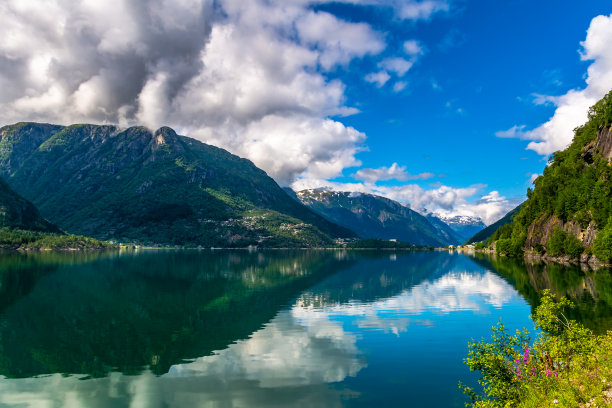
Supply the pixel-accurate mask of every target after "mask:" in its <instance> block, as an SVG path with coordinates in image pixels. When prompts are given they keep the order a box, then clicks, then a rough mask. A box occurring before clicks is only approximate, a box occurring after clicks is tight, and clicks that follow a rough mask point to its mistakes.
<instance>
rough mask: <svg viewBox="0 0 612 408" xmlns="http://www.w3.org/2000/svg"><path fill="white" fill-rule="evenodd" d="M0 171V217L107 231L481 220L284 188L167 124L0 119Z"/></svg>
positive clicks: (167, 239) (145, 237) (418, 228)
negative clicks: (150, 127) (148, 126)
mask: <svg viewBox="0 0 612 408" xmlns="http://www.w3.org/2000/svg"><path fill="white" fill-rule="evenodd" d="M0 177H2V178H3V179H4V180H6V183H5V182H4V181H2V180H0V227H2V226H5V227H9V228H19V229H23V230H33V231H45V232H60V229H61V230H62V231H66V232H68V233H70V234H79V235H85V236H90V237H94V238H97V239H102V240H110V241H118V242H134V243H139V244H151V245H158V244H159V245H187V246H219V247H245V246H248V245H258V246H261V247H285V246H287V247H316V246H325V245H331V244H333V241H334V239H338V238H343V239H356V238H357V237H361V238H378V239H388V240H392V239H395V240H398V241H405V242H410V243H412V244H416V245H433V246H444V245H449V244H452V245H457V244H460V243H463V242H464V241H465V239H466V234H467V233H468V232H469V231H473V230H477V229H481V228H482V227H484V224H483V223H482V221H480V220H475V219H471V218H467V217H453V218H445V219H441V218H440V217H438V216H436V215H434V214H429V215H427V216H423V215H421V214H419V213H417V212H415V211H413V210H411V209H410V208H408V207H407V206H404V205H402V204H400V203H398V202H396V201H393V200H390V199H387V198H383V197H380V196H375V195H371V194H362V193H350V192H331V191H325V190H304V191H300V192H298V193H295V192H293V191H292V190H290V189H288V188H286V189H284V190H283V189H282V188H280V187H279V186H278V184H276V182H275V181H274V180H272V179H271V178H270V177H268V176H267V175H266V173H265V172H264V171H262V170H260V169H258V168H257V167H256V166H255V165H254V164H253V163H251V162H250V161H249V160H246V159H243V158H240V157H238V156H235V155H232V154H230V153H229V152H227V151H225V150H223V149H220V148H217V147H214V146H210V145H207V144H205V143H202V142H199V141H197V140H195V139H191V138H188V137H184V136H179V135H177V134H176V133H175V132H174V131H173V130H172V129H170V128H167V127H163V128H161V129H158V130H157V131H155V132H151V131H150V130H148V129H146V128H144V127H131V128H128V129H120V128H118V127H116V126H97V125H72V126H67V127H64V126H58V125H49V124H39V123H18V124H15V125H10V126H5V127H3V128H0ZM28 200H29V201H28ZM30 201H31V202H30ZM47 220H48V221H47Z"/></svg>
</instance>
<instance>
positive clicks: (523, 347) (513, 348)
mask: <svg viewBox="0 0 612 408" xmlns="http://www.w3.org/2000/svg"><path fill="white" fill-rule="evenodd" d="M568 307H573V305H572V304H571V303H570V301H569V300H567V299H565V298H563V299H561V300H560V301H556V300H555V298H554V296H553V295H552V294H551V293H550V292H549V291H548V290H545V291H544V293H543V296H542V303H541V304H540V306H538V307H537V309H536V312H535V314H534V315H533V316H532V318H533V319H534V321H535V323H536V328H538V329H541V330H542V332H541V334H540V335H539V336H538V337H537V338H536V340H535V341H534V342H533V343H532V344H530V338H529V336H528V334H527V332H526V331H525V330H523V331H517V332H516V333H515V334H513V335H512V334H509V333H508V331H507V330H506V328H505V327H504V325H503V323H502V322H500V323H499V325H498V326H496V327H494V328H493V335H492V337H491V341H490V342H486V341H484V340H481V341H478V342H470V343H469V345H468V348H469V356H468V358H467V359H466V360H465V362H466V364H467V365H468V366H469V367H470V369H471V370H477V371H480V373H481V378H480V379H479V381H478V382H479V384H480V385H481V386H482V387H483V390H484V395H478V394H477V393H476V392H475V391H474V390H473V389H471V388H469V387H466V386H463V385H461V388H463V390H464V392H465V393H466V394H467V395H468V396H469V397H470V402H468V403H467V404H466V406H468V407H478V408H484V407H487V408H502V407H503V408H509V407H580V406H585V404H587V403H590V404H591V405H590V406H591V407H595V406H598V407H603V406H610V404H611V403H612V400H610V401H607V400H606V395H605V394H604V391H607V390H609V389H610V386H611V381H612V360H611V358H612V332H608V334H606V335H600V336H596V335H594V334H593V333H592V332H591V331H590V330H588V329H586V328H585V327H583V326H582V325H581V324H579V323H577V322H575V321H573V320H569V319H567V318H566V317H565V314H564V313H563V311H564V309H565V308H568Z"/></svg>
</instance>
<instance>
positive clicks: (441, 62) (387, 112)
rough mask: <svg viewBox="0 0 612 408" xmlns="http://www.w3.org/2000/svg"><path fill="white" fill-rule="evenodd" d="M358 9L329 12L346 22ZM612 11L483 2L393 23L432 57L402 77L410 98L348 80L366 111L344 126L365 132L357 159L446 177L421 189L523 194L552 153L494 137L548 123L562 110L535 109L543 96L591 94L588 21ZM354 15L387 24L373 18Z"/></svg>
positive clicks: (598, 5) (592, 5)
mask: <svg viewBox="0 0 612 408" xmlns="http://www.w3.org/2000/svg"><path fill="white" fill-rule="evenodd" d="M353 8H354V7H346V6H345V7H330V9H339V11H340V10H341V11H340V12H341V13H345V14H346V15H349V16H350V15H351V14H352V12H353V10H351V9H353ZM611 11H612V6H611V5H610V3H609V2H606V1H592V2H583V3H581V5H580V7H577V6H576V3H573V4H571V2H553V1H538V2H532V1H508V2H491V1H486V0H485V1H464V2H461V3H456V4H453V5H452V6H451V10H450V12H448V13H444V14H443V15H439V16H434V17H432V19H431V20H430V21H426V22H419V23H416V24H406V23H404V22H402V21H396V22H393V21H392V22H391V23H390V25H389V26H388V27H387V28H388V29H389V31H390V32H391V35H390V37H391V38H393V40H394V42H395V43H397V42H401V41H402V40H404V39H414V38H417V39H418V41H419V42H420V43H421V44H422V46H423V48H425V49H426V51H425V53H424V55H422V56H420V57H419V59H418V61H417V62H416V63H415V65H414V66H413V68H411V70H410V71H409V73H408V74H407V75H406V76H405V77H404V80H405V81H406V82H408V85H407V87H406V89H405V90H404V91H403V92H399V93H396V92H394V91H393V89H392V83H387V84H385V86H383V87H382V88H376V87H364V86H363V84H362V83H361V78H360V77H359V75H349V76H348V78H346V79H345V81H346V83H347V84H349V86H348V92H347V95H348V105H355V106H358V107H359V109H361V110H362V113H361V114H358V115H354V116H352V117H348V118H343V119H340V120H341V121H342V122H343V123H345V124H347V125H350V126H353V127H355V128H357V129H359V130H361V131H363V132H365V133H366V134H367V135H368V140H367V145H368V147H369V151H367V152H362V153H359V154H358V155H357V157H358V158H359V159H360V160H361V161H363V162H364V163H368V166H369V167H381V166H388V165H389V160H390V159H391V160H392V161H395V162H397V163H398V164H400V165H405V166H406V167H407V170H408V171H409V172H410V173H413V174H419V173H423V172H433V173H435V174H436V175H444V176H445V177H435V178H432V179H429V180H425V181H420V182H418V183H419V184H421V185H423V186H427V185H428V184H430V182H431V181H434V182H442V183H444V184H449V185H453V186H457V187H468V186H470V185H475V184H486V185H488V186H489V187H492V188H495V189H497V190H498V191H499V192H500V193H501V194H502V195H505V196H507V197H512V198H515V197H516V198H518V197H523V196H524V194H525V190H526V188H527V187H528V185H529V176H530V175H531V174H533V173H540V172H541V171H542V169H543V167H544V165H545V158H546V157H547V156H546V155H540V154H538V153H536V152H534V151H532V150H526V146H527V143H526V142H525V141H522V140H517V139H504V138H498V137H495V133H496V132H497V131H499V130H502V129H508V128H510V127H512V126H513V125H515V124H519V123H520V124H524V125H526V127H528V128H534V127H537V126H538V125H540V124H542V123H544V122H546V121H547V120H548V119H549V118H550V117H551V116H552V114H553V113H554V110H555V107H554V106H553V105H552V104H546V105H538V104H536V103H535V102H534V100H535V99H536V95H560V94H564V93H566V92H567V91H568V90H570V89H577V88H584V86H585V78H584V76H585V73H586V69H587V67H588V65H589V61H581V59H580V55H579V50H580V42H581V41H584V39H585V35H586V30H587V28H588V27H589V23H590V22H591V19H592V18H593V17H595V16H597V15H600V14H606V13H608V14H609V13H610V12H611ZM355 16H356V17H355V18H364V19H365V21H369V22H371V23H372V24H373V25H374V26H382V25H383V24H385V23H383V22H381V21H380V20H381V17H380V16H378V15H376V13H372V14H370V15H363V14H361V13H359V12H357V13H355ZM371 16H373V17H371ZM383 19H384V20H385V22H388V21H389V19H388V18H386V16H385V17H383ZM610 40H611V41H612V38H611V39H610ZM611 43H612V42H611ZM389 48H399V46H398V45H397V44H394V45H391V46H390V47H389ZM364 65H365V66H366V67H367V65H368V64H367V62H365V61H364V62H363V63H361V64H360V62H359V61H358V62H356V63H355V66H356V71H357V72H359V73H361V72H362V71H363V70H367V68H365V67H364ZM342 75H345V74H344V73H342ZM345 180H347V181H348V179H345ZM395 184H397V183H395Z"/></svg>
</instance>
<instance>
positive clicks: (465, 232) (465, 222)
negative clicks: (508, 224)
mask: <svg viewBox="0 0 612 408" xmlns="http://www.w3.org/2000/svg"><path fill="white" fill-rule="evenodd" d="M438 218H440V219H441V220H442V222H444V223H446V224H447V225H448V226H449V227H451V229H452V230H453V231H455V232H456V233H457V235H458V236H459V240H460V241H461V243H463V242H465V241H466V240H467V239H468V238H470V237H471V236H472V235H474V234H476V233H478V232H479V231H482V230H483V229H484V228H486V226H487V225H486V224H485V223H484V222H483V221H482V220H481V219H480V218H474V217H469V216H466V215H456V216H453V217H442V216H438Z"/></svg>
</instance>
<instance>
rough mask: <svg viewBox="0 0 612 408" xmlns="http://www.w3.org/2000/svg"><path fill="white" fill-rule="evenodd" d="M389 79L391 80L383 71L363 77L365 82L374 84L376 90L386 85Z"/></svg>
mask: <svg viewBox="0 0 612 408" xmlns="http://www.w3.org/2000/svg"><path fill="white" fill-rule="evenodd" d="M389 79H391V76H390V75H389V74H387V73H386V72H385V71H380V72H372V73H371V74H368V75H366V77H365V80H366V81H368V82H371V83H373V84H376V86H377V87H378V88H380V87H382V86H383V85H384V84H386V83H387V81H388V80H389Z"/></svg>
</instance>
